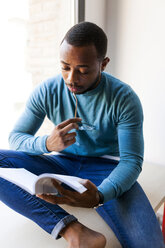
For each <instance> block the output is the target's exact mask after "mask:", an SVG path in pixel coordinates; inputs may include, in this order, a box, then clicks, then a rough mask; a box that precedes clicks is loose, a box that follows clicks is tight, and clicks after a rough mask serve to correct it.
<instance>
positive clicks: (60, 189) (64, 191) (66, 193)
mask: <svg viewBox="0 0 165 248" xmlns="http://www.w3.org/2000/svg"><path fill="white" fill-rule="evenodd" d="M51 181H52V183H53V185H54V186H55V188H56V189H57V190H58V192H59V193H60V195H62V196H67V198H68V197H69V198H70V197H71V198H73V197H74V196H76V195H79V193H78V192H74V191H71V190H67V189H64V187H62V186H61V185H60V184H59V183H58V182H57V181H56V180H55V179H52V180H51Z"/></svg>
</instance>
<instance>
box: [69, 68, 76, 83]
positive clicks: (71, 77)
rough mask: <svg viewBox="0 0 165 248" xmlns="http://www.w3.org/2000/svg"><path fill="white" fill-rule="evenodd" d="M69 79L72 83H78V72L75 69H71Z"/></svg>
mask: <svg viewBox="0 0 165 248" xmlns="http://www.w3.org/2000/svg"><path fill="white" fill-rule="evenodd" d="M67 81H68V83H70V84H73V83H77V73H76V71H73V70H71V71H69V73H68V80H67Z"/></svg>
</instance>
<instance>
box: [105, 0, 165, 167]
mask: <svg viewBox="0 0 165 248" xmlns="http://www.w3.org/2000/svg"><path fill="white" fill-rule="evenodd" d="M105 30H106V32H107V34H108V38H109V47H108V55H109V56H110V58H111V63H110V65H109V67H108V71H109V72H110V73H112V74H113V75H114V76H116V77H118V78H120V79H121V80H122V81H124V82H127V83H129V84H130V85H131V86H132V87H133V89H134V90H135V91H136V92H137V94H138V95H139V97H140V99H141V102H142V105H143V109H144V138H145V160H146V161H149V162H154V163H158V164H163V165H165V156H164V154H165V1H164V0H145V1H144V0H133V1H132V0H107V6H106V27H105Z"/></svg>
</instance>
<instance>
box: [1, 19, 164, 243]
mask: <svg viewBox="0 0 165 248" xmlns="http://www.w3.org/2000/svg"><path fill="white" fill-rule="evenodd" d="M106 50H107V37H106V35H105V33H104V32H103V30H102V29H101V28H99V27H98V26H97V25H95V24H93V23H89V22H82V23H80V24H77V25H75V26H73V27H72V28H71V29H70V30H69V31H68V32H67V34H66V35H65V37H64V39H63V41H62V43H61V45H60V63H61V70H62V73H61V74H60V75H58V76H56V77H54V78H51V79H49V80H47V81H46V82H44V83H42V84H40V85H39V86H38V87H36V89H35V90H34V91H33V93H32V94H31V96H30V98H29V100H28V102H27V104H26V109H25V111H24V113H23V114H22V116H21V117H20V119H19V120H18V122H17V123H16V125H15V127H14V129H13V130H12V132H11V133H10V137H9V142H10V146H11V148H12V149H13V150H16V151H12V150H7V151H3V150H2V151H1V152H0V154H1V157H0V165H1V166H2V167H16V168H18V167H24V168H26V169H27V170H29V171H31V172H33V173H35V174H37V175H39V174H41V173H44V172H48V173H60V174H66V175H75V176H79V177H81V178H83V180H82V184H84V185H85V187H86V188H87V191H86V192H84V193H83V194H79V193H77V192H71V191H69V190H66V189H64V188H63V187H61V186H60V185H59V184H58V183H57V182H56V181H54V185H55V186H56V187H57V189H58V190H59V193H60V195H61V196H60V197H59V196H50V195H39V196H38V197H36V196H32V195H30V194H29V193H27V192H26V191H24V190H22V189H20V188H19V187H17V186H16V185H14V184H12V183H9V182H8V181H6V180H4V179H1V180H0V197H1V200H2V201H3V202H4V203H6V204H7V205H8V206H10V207H11V208H12V209H14V210H15V211H17V212H19V213H21V214H23V215H24V216H26V217H28V218H30V219H32V220H33V221H35V222H36V223H37V224H38V225H40V226H41V227H42V228H43V229H44V230H45V231H47V232H49V233H51V235H52V236H54V238H59V237H61V236H62V237H64V238H65V239H66V240H67V241H68V247H69V248H89V247H90V248H103V247H105V243H106V240H105V237H104V235H103V234H101V233H98V232H95V231H94V230H90V229H88V228H87V227H85V226H83V225H82V224H81V223H80V222H79V221H78V220H77V219H76V217H74V216H72V215H70V214H69V213H67V212H65V211H64V210H63V209H62V208H61V207H59V206H58V204H68V205H71V206H75V207H85V208H93V207H98V208H97V212H98V213H99V214H100V215H101V216H102V217H103V218H104V220H105V221H106V222H107V223H108V225H110V226H111V228H112V229H113V231H114V232H115V234H116V236H117V237H118V239H119V241H120V242H121V245H122V247H128V248H136V247H137V248H139V247H140V248H148V247H150V248H161V247H163V238H162V234H161V230H160V228H159V225H158V223H157V220H156V217H155V214H154V212H153V210H152V208H151V206H150V204H149V202H148V200H147V198H146V196H145V194H144V192H143V190H142V189H141V187H140V185H139V184H138V183H137V182H136V179H137V177H138V175H139V173H140V172H141V167H142V162H143V132H142V125H143V113H142V107H141V104H140V101H139V98H138V97H137V95H136V94H135V92H134V91H133V90H132V89H131V87H130V86H128V85H127V84H125V83H123V82H121V81H119V80H118V79H116V78H114V77H112V76H111V75H109V74H107V73H104V72H103V71H104V69H105V67H106V65H107V64H108V62H109V58H108V57H106ZM75 110H76V111H75ZM45 116H47V117H48V118H49V119H50V120H51V121H52V122H53V123H54V125H55V127H54V129H53V131H52V133H51V134H50V135H45V136H42V137H41V136H39V137H36V136H34V135H35V133H36V131H37V130H38V129H39V127H40V126H41V124H42V122H43V120H44V118H45ZM52 151H55V152H58V153H59V154H58V155H50V156H47V155H46V154H47V153H50V152H52ZM43 154H44V155H43ZM52 203H53V204H52ZM99 204H103V205H102V206H101V207H99Z"/></svg>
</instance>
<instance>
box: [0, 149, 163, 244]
mask: <svg viewBox="0 0 165 248" xmlns="http://www.w3.org/2000/svg"><path fill="white" fill-rule="evenodd" d="M117 164H118V162H117V161H113V160H110V159H106V158H93V157H82V156H74V155H69V156H63V155H50V156H46V155H40V156H30V155H28V154H26V153H24V152H18V151H11V150H0V166H2V167H4V168H25V169H27V170H29V171H31V172H32V173H34V174H36V175H39V174H42V173H46V172H47V173H59V174H65V175H73V176H79V177H81V178H88V179H89V180H91V181H92V182H93V183H95V184H96V185H97V186H98V185H99V184H100V183H101V182H102V180H103V179H104V178H105V177H107V176H108V175H109V174H110V173H111V172H112V170H113V169H114V168H115V167H116V166H117ZM0 199H1V201H2V202H4V203H5V204H6V205H8V206H9V207H10V208H12V209H13V210H15V211H17V212H18V213H20V214H22V215H24V216H26V217H27V218H29V219H31V220H33V221H34V222H35V223H37V224H38V225H39V226H40V227H41V228H43V229H44V230H45V231H47V232H48V233H50V234H51V235H52V236H53V237H54V238H56V239H57V238H59V237H60V236H59V232H60V231H61V230H62V229H63V228H64V227H65V226H66V225H67V224H68V223H70V222H72V221H75V220H77V219H76V217H74V216H73V215H70V214H69V213H67V212H66V211H65V210H63V209H62V208H61V207H59V206H58V205H53V204H50V203H48V202H45V201H43V200H42V199H40V198H38V197H36V196H33V195H30V194H29V193H28V192H26V191H25V190H23V189H22V188H20V187H18V186H16V185H15V184H13V183H11V182H8V181H7V180H4V179H2V178H0ZM96 211H97V212H98V213H99V214H100V216H102V218H103V219H104V220H105V222H107V224H108V225H109V226H110V227H111V228H112V230H113V231H114V233H115V234H116V236H117V238H118V239H119V241H120V243H121V245H122V247H124V248H163V247H164V242H163V237H162V233H161V230H160V227H159V224H158V222H157V219H156V216H155V213H154V211H153V209H152V207H151V205H150V203H149V201H148V199H147V197H146V195H145V193H144V191H143V190H142V188H141V187H140V185H139V184H138V183H137V182H136V183H135V184H134V185H133V186H132V188H131V189H130V190H128V191H127V192H125V193H124V194H123V195H122V196H121V197H119V198H117V199H113V200H111V201H109V202H107V203H105V204H104V205H103V206H101V207H99V208H98V209H97V210H96Z"/></svg>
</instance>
